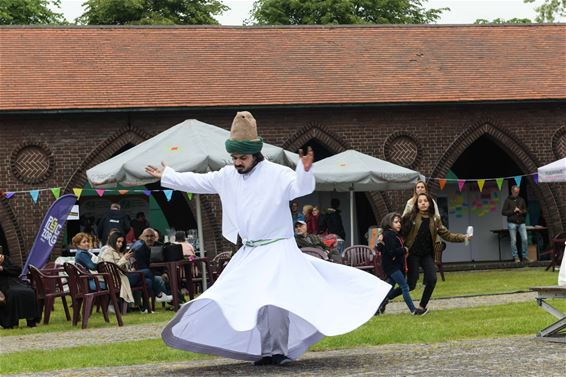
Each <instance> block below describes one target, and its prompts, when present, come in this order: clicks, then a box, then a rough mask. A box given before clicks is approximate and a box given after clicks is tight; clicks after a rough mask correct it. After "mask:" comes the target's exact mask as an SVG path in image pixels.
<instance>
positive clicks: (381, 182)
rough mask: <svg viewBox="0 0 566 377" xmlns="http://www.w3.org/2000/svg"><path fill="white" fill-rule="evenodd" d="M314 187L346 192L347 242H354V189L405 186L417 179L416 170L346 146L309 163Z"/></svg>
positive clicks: (388, 188) (367, 189) (382, 188)
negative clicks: (348, 206)
mask: <svg viewBox="0 0 566 377" xmlns="http://www.w3.org/2000/svg"><path fill="white" fill-rule="evenodd" d="M313 168H314V169H315V170H314V175H315V177H316V189H317V190H319V191H342V192H350V235H351V236H350V240H351V241H350V244H352V245H353V243H354V237H353V234H354V192H355V191H386V190H407V189H411V188H413V187H414V185H415V183H416V182H417V180H419V179H424V177H423V176H421V175H420V174H419V173H418V172H416V171H414V170H411V169H407V168H404V167H402V166H399V165H395V164H392V163H390V162H387V161H383V160H380V159H378V158H375V157H372V156H369V155H366V154H363V153H361V152H358V151H355V150H347V151H344V152H342V153H338V154H336V155H334V156H330V157H328V158H325V159H323V160H320V161H318V162H315V163H314V164H313Z"/></svg>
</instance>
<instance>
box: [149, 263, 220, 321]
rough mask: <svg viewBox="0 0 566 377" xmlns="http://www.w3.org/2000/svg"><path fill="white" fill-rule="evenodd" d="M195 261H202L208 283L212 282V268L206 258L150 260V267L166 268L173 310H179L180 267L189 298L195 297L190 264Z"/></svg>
mask: <svg viewBox="0 0 566 377" xmlns="http://www.w3.org/2000/svg"><path fill="white" fill-rule="evenodd" d="M197 263H204V264H205V266H206V271H207V273H208V279H209V282H210V284H212V283H213V277H212V270H211V269H210V264H209V261H208V258H195V259H193V260H192V261H191V260H186V259H183V260H179V261H172V262H152V263H151V264H150V265H149V268H151V269H161V268H165V269H166V270H167V275H168V276H169V286H170V288H171V295H172V296H173V302H172V305H173V310H174V311H177V310H179V306H180V305H179V295H178V294H177V293H178V292H179V288H180V286H179V285H180V284H179V283H180V282H181V278H180V274H179V273H180V271H181V269H182V270H183V271H185V276H186V280H187V289H188V291H189V298H190V299H191V300H192V299H193V298H194V297H195V291H194V287H193V284H192V281H193V269H192V266H193V265H196V264H197Z"/></svg>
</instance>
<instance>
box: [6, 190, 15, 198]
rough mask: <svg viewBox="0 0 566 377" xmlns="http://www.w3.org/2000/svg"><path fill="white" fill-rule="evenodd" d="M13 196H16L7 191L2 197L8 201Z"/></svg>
mask: <svg viewBox="0 0 566 377" xmlns="http://www.w3.org/2000/svg"><path fill="white" fill-rule="evenodd" d="M15 194H16V193H15V192H11V191H8V192H5V193H4V197H5V198H6V199H10V198H11V197H12V196H14V195H15Z"/></svg>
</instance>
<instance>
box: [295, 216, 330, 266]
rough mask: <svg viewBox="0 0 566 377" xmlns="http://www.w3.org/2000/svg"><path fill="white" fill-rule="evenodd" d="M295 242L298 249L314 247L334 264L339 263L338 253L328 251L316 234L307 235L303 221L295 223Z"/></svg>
mask: <svg viewBox="0 0 566 377" xmlns="http://www.w3.org/2000/svg"><path fill="white" fill-rule="evenodd" d="M295 242H297V246H298V247H299V248H302V247H315V248H317V249H320V250H322V251H324V252H325V253H327V254H328V258H330V259H332V260H334V261H335V262H338V263H341V260H340V253H339V252H338V251H336V250H335V249H330V248H329V247H328V246H327V245H326V244H325V243H324V242H323V241H322V239H321V238H320V236H318V235H316V234H308V232H307V223H306V222H305V221H303V220H297V221H296V222H295Z"/></svg>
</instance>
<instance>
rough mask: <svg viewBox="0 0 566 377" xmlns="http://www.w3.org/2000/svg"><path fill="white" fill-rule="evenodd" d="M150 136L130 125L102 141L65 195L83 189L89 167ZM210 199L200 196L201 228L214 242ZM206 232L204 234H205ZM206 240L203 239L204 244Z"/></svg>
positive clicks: (82, 163)
mask: <svg viewBox="0 0 566 377" xmlns="http://www.w3.org/2000/svg"><path fill="white" fill-rule="evenodd" d="M151 137H152V135H150V134H149V133H147V132H145V131H143V130H141V129H139V128H137V127H133V126H131V125H128V126H126V127H123V128H121V129H119V130H118V131H116V132H115V133H114V134H112V135H111V136H110V137H108V138H107V139H106V140H104V141H103V142H102V143H100V144H98V145H97V146H96V147H95V148H94V149H93V150H92V151H91V152H90V153H89V154H88V155H87V156H86V157H85V158H84V160H83V161H82V162H81V164H80V166H79V167H78V168H77V169H76V170H75V171H74V173H73V175H72V176H71V178H69V180H68V181H67V183H66V185H65V187H64V189H63V190H64V192H65V193H72V191H73V188H77V187H83V186H84V185H85V183H86V182H87V176H86V171H87V170H88V169H90V168H91V167H93V166H95V165H97V164H100V163H102V162H104V161H106V160H108V159H109V158H110V157H112V155H113V154H114V153H116V152H117V151H119V150H120V149H121V148H123V147H124V146H126V145H128V144H133V145H137V144H140V143H142V142H144V141H145V140H147V139H149V138H151ZM185 200H186V201H187V204H188V206H189V208H190V210H191V212H192V214H193V217H194V218H195V219H196V206H195V204H194V201H188V199H187V198H186V197H185ZM210 200H211V198H209V197H208V196H205V195H202V196H201V207H202V215H203V216H202V220H203V227H204V228H205V229H206V230H211V231H212V232H213V234H212V237H214V241H213V242H216V240H217V239H218V238H219V237H220V236H219V235H218V234H217V233H218V230H217V229H219V227H218V226H217V219H216V218H215V217H214V216H213V215H212V214H211V211H210V208H211V203H210ZM207 233H208V232H205V234H207ZM207 241H208V239H205V242H206V244H207V245H208V244H209V243H208V242H207Z"/></svg>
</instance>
